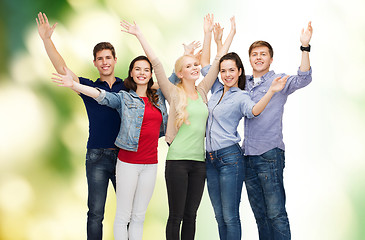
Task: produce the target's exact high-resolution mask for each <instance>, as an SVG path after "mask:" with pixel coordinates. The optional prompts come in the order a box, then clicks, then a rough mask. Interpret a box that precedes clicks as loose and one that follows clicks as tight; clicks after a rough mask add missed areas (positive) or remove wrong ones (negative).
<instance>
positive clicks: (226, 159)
mask: <svg viewBox="0 0 365 240" xmlns="http://www.w3.org/2000/svg"><path fill="white" fill-rule="evenodd" d="M219 160H220V162H221V163H222V164H223V165H233V164H238V162H239V161H243V157H242V154H241V153H239V152H235V153H229V154H226V155H224V156H221V157H220V158H219Z"/></svg>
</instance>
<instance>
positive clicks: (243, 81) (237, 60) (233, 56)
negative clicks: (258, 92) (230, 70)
mask: <svg viewBox="0 0 365 240" xmlns="http://www.w3.org/2000/svg"><path fill="white" fill-rule="evenodd" d="M225 60H232V61H234V62H235V63H236V66H237V68H238V71H239V70H240V69H241V70H242V73H241V75H240V76H239V77H238V87H239V88H240V89H241V90H245V86H246V75H245V68H244V67H243V64H242V61H241V58H240V56H238V54H237V53H235V52H230V53H227V54H226V55H224V56H223V57H221V59H220V60H219V71H220V70H221V63H222V62H223V61H225Z"/></svg>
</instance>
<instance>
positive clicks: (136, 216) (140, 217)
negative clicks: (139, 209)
mask: <svg viewBox="0 0 365 240" xmlns="http://www.w3.org/2000/svg"><path fill="white" fill-rule="evenodd" d="M144 219H145V213H132V215H131V220H130V221H131V222H134V223H143V222H144Z"/></svg>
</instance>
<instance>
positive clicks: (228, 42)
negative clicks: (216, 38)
mask: <svg viewBox="0 0 365 240" xmlns="http://www.w3.org/2000/svg"><path fill="white" fill-rule="evenodd" d="M235 34H236V31H233V30H231V31H230V32H229V34H228V36H227V39H226V41H224V44H223V46H222V47H221V48H220V49H219V50H218V52H217V55H219V56H223V55H225V54H226V53H227V52H228V50H229V47H230V46H231V44H232V41H233V38H234V35H235Z"/></svg>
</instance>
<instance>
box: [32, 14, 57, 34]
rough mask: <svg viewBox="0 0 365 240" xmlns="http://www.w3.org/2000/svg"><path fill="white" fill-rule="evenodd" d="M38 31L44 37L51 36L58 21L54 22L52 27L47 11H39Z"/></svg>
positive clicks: (37, 19)
mask: <svg viewBox="0 0 365 240" xmlns="http://www.w3.org/2000/svg"><path fill="white" fill-rule="evenodd" d="M36 21H37V26H38V33H39V36H40V37H41V38H42V39H47V38H51V36H52V34H53V31H54V29H55V28H56V25H57V23H55V24H53V26H52V27H51V26H50V25H49V22H48V18H47V16H46V14H45V13H41V12H40V13H38V18H36Z"/></svg>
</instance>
